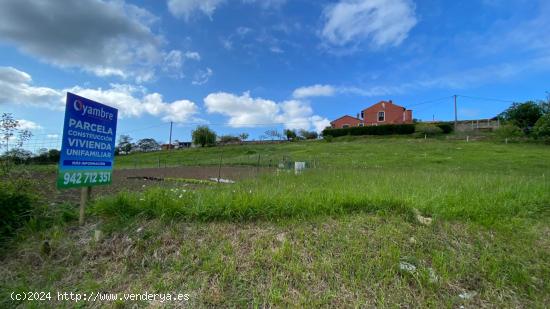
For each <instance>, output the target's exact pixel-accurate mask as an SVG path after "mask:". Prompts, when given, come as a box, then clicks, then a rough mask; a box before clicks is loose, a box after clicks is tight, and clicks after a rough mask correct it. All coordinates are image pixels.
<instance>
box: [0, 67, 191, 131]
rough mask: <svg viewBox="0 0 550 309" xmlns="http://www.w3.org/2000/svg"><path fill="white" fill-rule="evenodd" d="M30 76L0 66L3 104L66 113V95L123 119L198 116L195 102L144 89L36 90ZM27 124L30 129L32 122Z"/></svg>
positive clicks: (122, 86)
mask: <svg viewBox="0 0 550 309" xmlns="http://www.w3.org/2000/svg"><path fill="white" fill-rule="evenodd" d="M31 81H32V79H31V76H30V75H29V74H27V73H25V72H23V71H19V70H17V69H15V68H12V67H0V104H16V105H33V106H40V107H44V108H49V109H53V110H63V108H64V106H65V99H66V93H67V92H72V93H75V94H78V95H81V96H83V97H86V98H89V99H92V100H95V101H98V102H101V103H104V104H107V105H109V106H113V107H115V108H117V109H118V110H119V116H120V117H121V118H129V117H140V116H142V115H144V114H149V115H153V116H156V117H160V118H161V119H162V120H163V121H174V122H185V121H187V120H190V119H193V117H194V116H195V115H196V114H197V113H198V107H197V105H196V104H195V103H193V102H191V101H188V100H177V101H174V102H165V101H164V100H163V98H162V95H161V94H159V93H156V92H154V93H149V92H148V91H147V89H146V88H144V87H142V86H132V85H125V84H111V85H110V88H109V89H102V88H96V89H93V88H83V87H80V86H74V87H71V88H66V89H62V90H57V89H52V88H46V87H34V86H32V85H30V83H31ZM25 125H27V126H29V127H31V126H32V124H31V123H30V122H25Z"/></svg>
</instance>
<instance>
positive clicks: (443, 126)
mask: <svg viewBox="0 0 550 309" xmlns="http://www.w3.org/2000/svg"><path fill="white" fill-rule="evenodd" d="M436 126H437V127H439V128H440V129H441V130H443V134H449V133H451V132H453V130H454V126H453V125H452V124H450V123H448V122H440V123H437V124H436Z"/></svg>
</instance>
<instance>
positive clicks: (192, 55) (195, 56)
mask: <svg viewBox="0 0 550 309" xmlns="http://www.w3.org/2000/svg"><path fill="white" fill-rule="evenodd" d="M185 58H187V59H191V60H197V61H199V60H201V55H200V54H199V53H198V52H191V51H188V52H185Z"/></svg>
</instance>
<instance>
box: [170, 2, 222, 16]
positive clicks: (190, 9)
mask: <svg viewBox="0 0 550 309" xmlns="http://www.w3.org/2000/svg"><path fill="white" fill-rule="evenodd" d="M223 2H225V0H168V10H170V13H172V15H174V16H176V17H183V18H185V19H186V20H189V18H190V17H191V15H192V14H193V13H194V12H195V11H200V12H202V13H203V14H205V15H206V16H208V17H209V18H210V19H211V18H212V15H213V14H214V11H215V10H216V8H217V7H218V6H219V5H220V4H222V3H223Z"/></svg>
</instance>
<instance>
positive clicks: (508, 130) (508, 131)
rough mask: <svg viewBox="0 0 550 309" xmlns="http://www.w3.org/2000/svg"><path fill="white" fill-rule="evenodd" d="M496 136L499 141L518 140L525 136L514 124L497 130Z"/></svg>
mask: <svg viewBox="0 0 550 309" xmlns="http://www.w3.org/2000/svg"><path fill="white" fill-rule="evenodd" d="M495 135H496V136H497V137H498V138H499V139H505V138H509V139H516V138H519V137H521V136H523V135H524V134H523V131H522V130H521V129H520V128H519V127H518V126H516V125H513V124H505V125H502V126H500V127H499V128H498V129H496V130H495Z"/></svg>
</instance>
